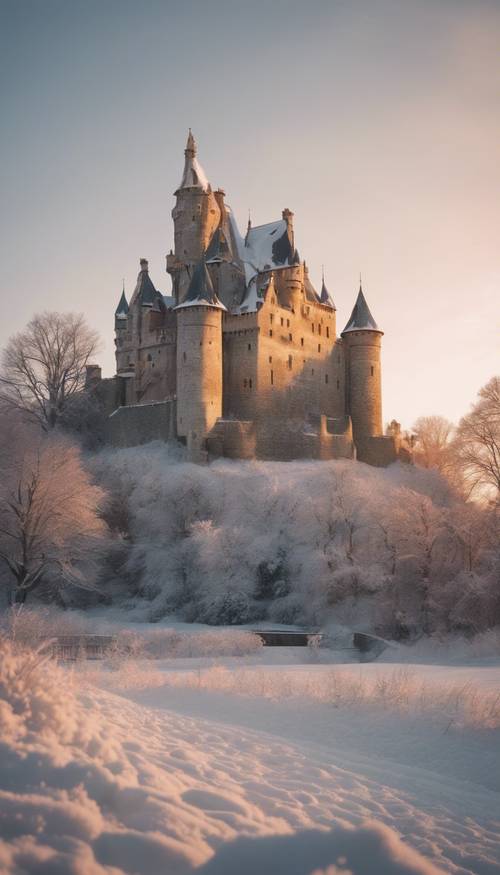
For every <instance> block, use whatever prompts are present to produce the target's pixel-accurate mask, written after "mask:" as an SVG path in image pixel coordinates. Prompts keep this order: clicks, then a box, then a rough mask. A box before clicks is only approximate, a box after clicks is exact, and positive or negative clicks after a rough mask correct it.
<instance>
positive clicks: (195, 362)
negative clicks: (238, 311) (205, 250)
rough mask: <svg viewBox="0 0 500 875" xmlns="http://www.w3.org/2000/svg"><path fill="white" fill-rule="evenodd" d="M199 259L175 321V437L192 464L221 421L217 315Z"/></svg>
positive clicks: (218, 309) (218, 306)
mask: <svg viewBox="0 0 500 875" xmlns="http://www.w3.org/2000/svg"><path fill="white" fill-rule="evenodd" d="M224 310H225V307H224V305H223V304H221V303H220V301H219V300H218V298H217V296H216V294H215V292H214V289H213V285H212V281H211V279H210V274H209V272H208V270H207V266H206V264H205V261H204V259H202V260H201V261H199V262H198V264H197V265H196V268H195V270H194V273H193V277H192V280H191V282H190V285H189V288H188V291H187V294H186V298H185V300H184V301H183V302H182V303H181V304H178V306H177V307H176V315H177V434H178V435H179V436H180V437H183V438H185V440H186V443H187V446H188V452H189V456H190V458H191V460H192V461H202V460H203V458H204V457H206V452H205V449H204V447H205V438H206V436H207V434H208V432H209V431H210V429H211V428H212V426H213V425H214V424H215V421H216V420H217V419H218V418H219V417H220V416H222V313H223V311H224Z"/></svg>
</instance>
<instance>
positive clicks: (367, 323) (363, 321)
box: [342, 274, 384, 334]
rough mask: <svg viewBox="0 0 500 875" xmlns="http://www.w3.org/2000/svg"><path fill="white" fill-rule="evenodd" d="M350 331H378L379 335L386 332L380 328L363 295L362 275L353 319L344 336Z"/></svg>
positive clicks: (352, 314) (344, 331)
mask: <svg viewBox="0 0 500 875" xmlns="http://www.w3.org/2000/svg"><path fill="white" fill-rule="evenodd" d="M350 331H377V332H378V333H379V334H383V333H384V332H383V331H382V330H381V329H380V328H379V327H378V325H377V323H376V322H375V319H374V318H373V316H372V314H371V313H370V308H369V306H368V304H367V303H366V298H365V296H364V294H363V288H362V285H361V274H360V276H359V292H358V297H357V298H356V303H355V305H354V309H353V311H352V313H351V318H350V319H349V322H348V323H347V325H346V327H345V328H344V330H343V332H342V334H347V333H348V332H350Z"/></svg>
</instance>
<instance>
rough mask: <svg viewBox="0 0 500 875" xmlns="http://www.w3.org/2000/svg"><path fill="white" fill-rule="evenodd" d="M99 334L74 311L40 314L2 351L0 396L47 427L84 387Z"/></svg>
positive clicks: (10, 405)
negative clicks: (86, 371)
mask: <svg viewBox="0 0 500 875" xmlns="http://www.w3.org/2000/svg"><path fill="white" fill-rule="evenodd" d="M98 345H99V338H98V335H97V333H96V332H95V331H93V330H92V329H91V328H89V326H88V325H87V324H86V322H85V320H84V318H83V316H82V315H78V314H75V313H47V312H46V313H41V314H39V315H37V316H34V318H33V319H32V320H31V322H29V323H28V325H27V327H26V328H25V330H24V331H21V332H19V333H18V334H15V335H14V336H13V337H11V338H10V340H9V342H8V343H7V346H6V348H5V349H4V351H3V355H2V368H1V373H0V401H1V402H2V403H3V405H4V406H5V405H6V406H8V407H10V408H15V409H17V410H22V411H24V412H25V413H28V414H29V415H30V416H31V417H34V418H36V419H37V420H38V421H39V422H40V424H41V425H42V428H43V429H44V430H46V431H49V430H50V429H52V428H54V426H56V425H57V424H58V422H59V420H60V418H61V417H62V415H63V413H64V410H65V408H66V406H67V403H68V401H69V400H70V399H71V398H72V397H73V396H74V395H75V394H76V393H77V392H79V391H81V389H82V388H83V386H84V382H85V369H86V366H87V365H88V364H89V363H91V360H92V358H93V356H94V355H95V353H96V351H97V349H98Z"/></svg>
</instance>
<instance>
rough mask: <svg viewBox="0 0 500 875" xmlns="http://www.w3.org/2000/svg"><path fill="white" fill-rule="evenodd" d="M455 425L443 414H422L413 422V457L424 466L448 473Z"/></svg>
mask: <svg viewBox="0 0 500 875" xmlns="http://www.w3.org/2000/svg"><path fill="white" fill-rule="evenodd" d="M453 432H454V425H453V423H452V422H450V421H449V420H448V419H445V418H444V417H443V416H421V417H419V419H417V420H416V422H415V423H414V424H413V433H414V435H415V440H414V446H413V457H414V460H415V462H416V463H417V464H418V465H422V467H423V468H437V469H438V471H441V472H442V473H444V474H446V473H447V472H448V471H449V469H450V465H451V464H452V458H451V442H452V438H453Z"/></svg>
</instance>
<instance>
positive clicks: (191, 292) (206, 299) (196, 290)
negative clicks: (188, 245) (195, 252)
mask: <svg viewBox="0 0 500 875" xmlns="http://www.w3.org/2000/svg"><path fill="white" fill-rule="evenodd" d="M207 304H208V305H209V306H211V307H219V308H220V309H222V310H225V309H226V308H225V307H224V304H221V302H220V301H219V299H218V297H217V295H216V294H215V290H214V287H213V284H212V280H211V278H210V274H209V272H208V268H207V265H206V263H205V259H202V260H201V261H199V262H198V264H197V265H196V267H195V269H194V271H193V276H192V277H191V282H190V283H189V288H188V291H187V295H186V299H185V301H183V302H182V304H178V305H177V307H176V309H180V308H181V307H196V306H200V307H203V306H206V305H207Z"/></svg>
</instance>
